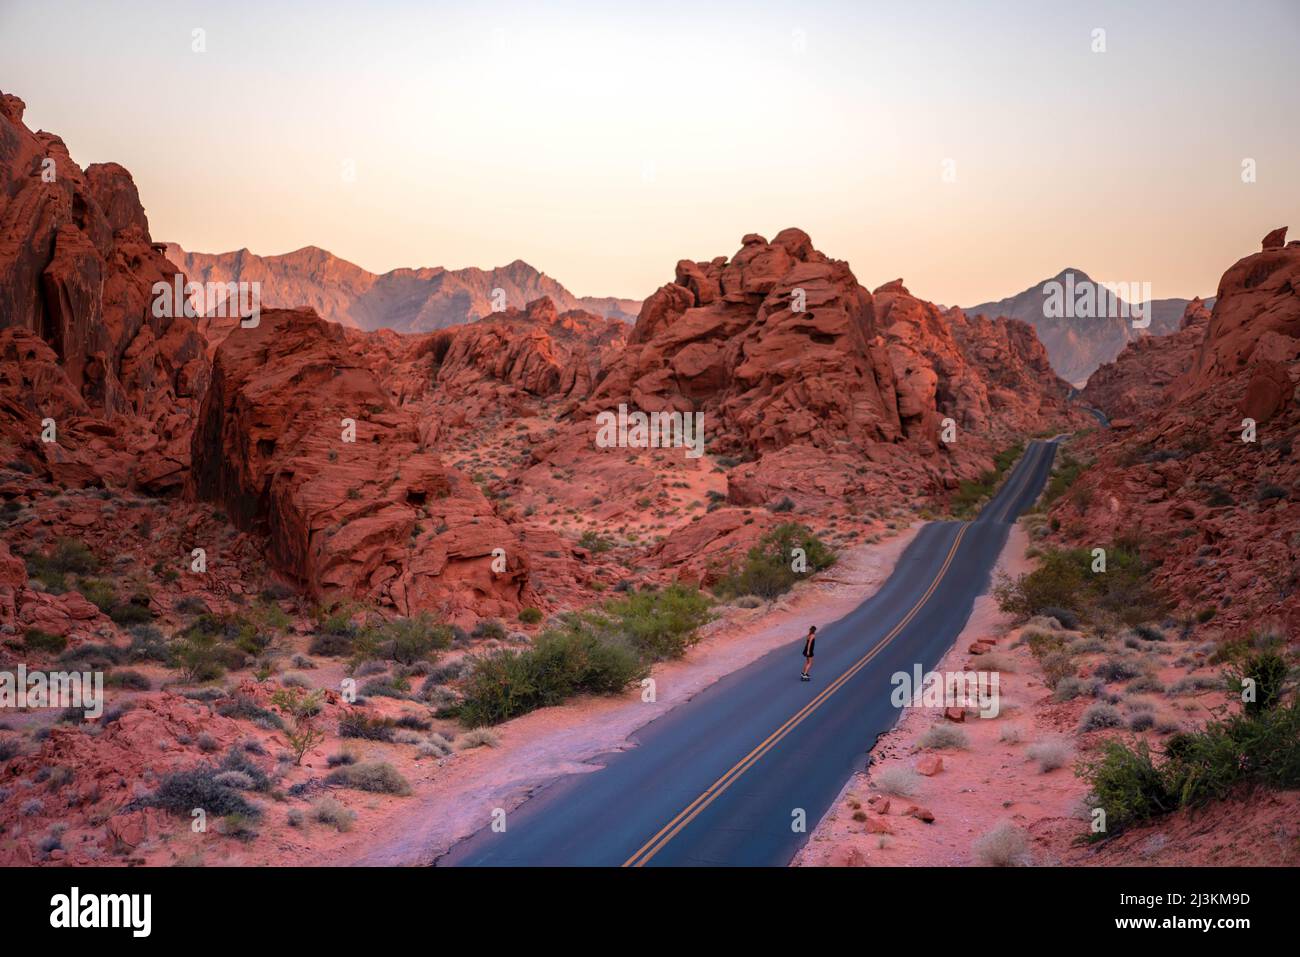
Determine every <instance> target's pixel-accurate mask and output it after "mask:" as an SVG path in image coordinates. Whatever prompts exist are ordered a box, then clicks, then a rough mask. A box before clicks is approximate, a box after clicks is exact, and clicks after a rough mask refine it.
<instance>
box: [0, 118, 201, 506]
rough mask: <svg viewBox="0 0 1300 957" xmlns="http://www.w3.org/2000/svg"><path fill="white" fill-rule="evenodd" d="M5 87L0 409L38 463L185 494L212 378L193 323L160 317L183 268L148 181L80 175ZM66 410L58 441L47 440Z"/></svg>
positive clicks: (104, 168) (96, 479) (93, 169)
mask: <svg viewBox="0 0 1300 957" xmlns="http://www.w3.org/2000/svg"><path fill="white" fill-rule="evenodd" d="M23 109H24V107H23V102H22V100H20V99H18V98H17V97H15V96H12V95H9V94H0V193H3V195H4V197H5V203H4V206H3V211H2V212H0V330H3V331H2V332H0V410H3V411H0V415H2V416H3V418H4V425H5V432H6V434H7V435H11V436H12V437H13V438H14V440H15V441H17V442H18V443H20V445H21V446H22V447H23V448H24V449H25V450H26V451H27V453H28V455H29V456H30V457H31V459H32V460H33V461H35V462H39V463H41V464H42V465H43V466H44V467H45V468H47V469H48V470H50V473H51V474H55V473H57V475H58V476H59V478H60V481H64V482H67V483H70V484H103V483H104V482H109V483H112V484H128V483H134V484H137V485H139V486H140V487H142V488H147V489H151V490H164V489H168V488H175V487H177V486H178V485H179V483H180V481H181V475H182V473H183V472H184V470H185V468H186V467H187V464H188V451H187V450H188V426H187V422H188V420H189V419H190V418H191V417H192V415H193V411H194V408H195V404H196V400H197V398H198V396H199V395H200V394H201V392H202V390H203V388H204V386H205V384H206V375H207V373H206V362H205V360H204V356H203V341H202V339H201V337H200V336H199V335H198V333H197V330H196V329H195V327H194V325H193V323H192V322H191V321H190V320H188V319H185V318H184V317H180V318H171V317H169V316H162V317H158V316H155V315H154V314H153V312H154V311H153V309H152V308H151V305H152V301H153V295H152V286H153V284H154V283H155V282H170V281H171V279H172V276H173V275H174V273H175V269H174V268H173V267H172V266H171V264H170V263H169V262H168V261H167V260H166V258H165V257H164V256H162V255H161V254H160V253H159V252H157V251H156V250H155V249H154V248H153V246H152V243H151V240H150V237H149V224H148V221H147V219H146V218H145V214H144V210H143V208H142V207H141V205H140V198H139V196H138V194H137V193H136V188H135V184H134V182H132V180H131V176H130V174H129V173H127V172H126V170H124V169H122V168H121V167H120V166H117V165H116V164H113V163H106V164H97V165H93V166H89V167H87V168H86V169H85V170H82V169H80V168H79V167H78V166H77V165H76V163H74V162H73V161H72V159H71V158H70V157H69V155H68V151H67V148H66V147H65V146H64V144H63V141H62V140H61V139H59V138H58V137H57V136H54V135H52V134H49V133H44V132H38V133H32V132H31V131H30V130H28V129H27V127H26V126H24V125H23V122H22V116H23ZM47 417H48V418H54V419H55V424H56V428H57V434H58V441H57V442H56V443H45V442H42V441H40V434H41V431H42V430H41V427H40V422H41V420H43V419H45V418H47Z"/></svg>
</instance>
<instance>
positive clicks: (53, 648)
mask: <svg viewBox="0 0 1300 957" xmlns="http://www.w3.org/2000/svg"><path fill="white" fill-rule="evenodd" d="M23 647H25V648H26V649H27V650H28V651H34V652H43V653H45V654H50V655H57V654H58V653H59V652H61V651H63V649H65V648H67V647H68V639H67V638H65V637H64V636H63V635H55V634H52V633H51V632H48V631H42V630H41V629H40V628H28V629H27V630H26V631H25V632H23Z"/></svg>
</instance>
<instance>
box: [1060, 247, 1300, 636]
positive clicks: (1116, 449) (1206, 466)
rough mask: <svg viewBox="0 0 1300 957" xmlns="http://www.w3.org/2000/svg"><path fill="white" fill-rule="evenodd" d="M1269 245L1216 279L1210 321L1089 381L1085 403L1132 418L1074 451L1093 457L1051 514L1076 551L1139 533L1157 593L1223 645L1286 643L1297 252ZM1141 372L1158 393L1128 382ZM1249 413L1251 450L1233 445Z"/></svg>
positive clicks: (1297, 619)
mask: <svg viewBox="0 0 1300 957" xmlns="http://www.w3.org/2000/svg"><path fill="white" fill-rule="evenodd" d="M1270 236H1271V237H1273V238H1272V239H1270V240H1268V241H1266V242H1265V244H1264V249H1263V250H1262V251H1261V252H1258V253H1255V254H1254V255H1251V256H1247V257H1246V258H1245V259H1242V260H1241V261H1240V262H1238V263H1236V264H1235V265H1233V266H1232V267H1231V268H1230V269H1228V271H1227V272H1226V273H1224V276H1223V279H1222V280H1221V281H1220V283H1219V295H1218V298H1217V299H1216V301H1215V304H1214V310H1213V312H1212V314H1211V315H1210V316H1209V318H1208V320H1207V319H1206V318H1205V317H1204V316H1203V315H1201V314H1200V313H1199V312H1197V311H1195V310H1193V309H1189V310H1188V312H1189V316H1188V321H1187V324H1186V325H1185V327H1184V329H1183V330H1182V331H1181V332H1179V333H1177V334H1176V335H1174V336H1171V337H1169V338H1168V339H1163V340H1153V341H1151V342H1150V343H1142V344H1138V345H1136V346H1130V347H1129V352H1127V353H1126V354H1125V355H1121V356H1120V358H1119V360H1118V361H1117V362H1116V363H1115V367H1114V370H1113V371H1112V372H1110V373H1108V374H1107V376H1106V377H1104V379H1103V381H1100V382H1099V383H1098V384H1097V396H1098V399H1097V401H1098V402H1099V403H1101V402H1105V403H1108V404H1109V405H1110V407H1111V408H1112V409H1114V410H1116V411H1122V412H1125V413H1127V414H1130V415H1131V416H1132V420H1131V427H1130V428H1128V429H1125V430H1123V431H1122V432H1116V431H1110V432H1099V433H1097V434H1095V435H1093V436H1091V437H1089V438H1088V439H1087V440H1086V441H1085V442H1084V443H1083V444H1082V453H1083V454H1085V455H1088V456H1090V457H1095V461H1094V462H1093V464H1092V466H1091V467H1090V468H1088V469H1086V470H1085V471H1084V473H1083V475H1082V476H1081V477H1080V478H1079V480H1078V485H1077V491H1076V492H1075V493H1073V494H1071V495H1068V496H1064V497H1062V499H1060V500H1059V501H1058V503H1057V504H1056V505H1055V506H1054V508H1053V516H1054V517H1055V518H1056V519H1057V520H1058V521H1059V522H1060V523H1061V527H1062V531H1063V533H1064V534H1065V536H1066V537H1067V538H1069V539H1070V540H1072V541H1076V542H1081V543H1092V544H1093V545H1097V544H1104V543H1105V542H1108V541H1114V540H1115V539H1116V538H1118V537H1120V536H1122V535H1135V536H1137V538H1138V539H1139V540H1140V541H1141V542H1142V543H1143V545H1144V547H1145V548H1146V550H1147V552H1148V553H1149V554H1150V556H1151V557H1152V558H1158V559H1159V560H1160V564H1159V567H1158V569H1157V571H1156V572H1155V575H1156V579H1157V583H1158V584H1159V585H1161V586H1162V587H1163V588H1164V590H1165V591H1166V592H1167V593H1169V594H1170V595H1172V596H1173V597H1174V598H1175V599H1176V600H1177V601H1178V603H1179V604H1180V605H1182V606H1183V609H1184V610H1185V611H1200V610H1202V609H1204V608H1207V607H1210V606H1214V607H1216V608H1217V612H1218V613H1217V616H1216V617H1215V619H1214V622H1215V624H1216V626H1220V627H1221V628H1223V629H1225V630H1226V631H1227V633H1228V636H1229V637H1231V636H1234V635H1237V634H1241V635H1244V634H1246V633H1248V632H1249V631H1250V630H1251V629H1254V628H1267V627H1277V628H1279V629H1280V630H1281V631H1282V632H1283V633H1284V634H1285V635H1286V636H1287V637H1289V638H1291V639H1292V640H1294V639H1295V637H1296V636H1297V635H1300V571H1298V569H1300V533H1297V528H1300V458H1297V452H1296V450H1295V448H1294V446H1295V442H1296V439H1297V437H1298V436H1300V398H1298V396H1297V391H1298V389H1297V384H1298V383H1300V244H1297V243H1291V244H1289V245H1287V246H1281V247H1279V246H1278V245H1277V237H1276V234H1270ZM1197 338H1200V339H1201V341H1200V342H1199V343H1198V342H1195V340H1196V339H1197ZM1166 350H1168V354H1166ZM1180 367H1183V368H1185V371H1184V372H1183V373H1182V374H1181V375H1179V376H1178V377H1177V378H1174V379H1172V381H1170V379H1171V377H1172V376H1173V375H1174V374H1175V373H1176V372H1177V371H1178V370H1179V368H1180ZM1147 369H1149V370H1151V372H1150V374H1151V377H1152V378H1153V380H1157V381H1159V380H1164V381H1166V382H1167V384H1166V385H1165V386H1164V387H1163V388H1157V387H1155V386H1151V387H1146V386H1142V387H1139V386H1137V385H1135V384H1134V383H1135V382H1136V381H1137V380H1138V379H1140V378H1141V376H1142V374H1143V372H1144V371H1145V370H1147ZM1089 388H1090V389H1092V385H1091V384H1090V385H1089ZM1102 407H1103V408H1105V407H1106V405H1103V406H1102ZM1247 417H1249V418H1251V419H1253V420H1254V424H1255V433H1254V436H1253V441H1243V438H1250V437H1251V436H1250V433H1249V432H1248V431H1247V425H1248V423H1246V422H1245V421H1244V419H1246V418H1247Z"/></svg>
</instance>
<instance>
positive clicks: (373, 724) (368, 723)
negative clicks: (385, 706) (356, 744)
mask: <svg viewBox="0 0 1300 957" xmlns="http://www.w3.org/2000/svg"><path fill="white" fill-rule="evenodd" d="M393 733H394V727H393V722H392V720H391V719H389V718H371V717H368V716H367V715H365V714H363V713H362V712H360V711H349V712H348V713H347V714H344V715H343V716H342V717H341V718H339V737H340V738H360V739H362V740H364V741H392V740H393Z"/></svg>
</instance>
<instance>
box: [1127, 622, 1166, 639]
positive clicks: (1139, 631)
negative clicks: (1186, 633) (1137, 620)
mask: <svg viewBox="0 0 1300 957" xmlns="http://www.w3.org/2000/svg"><path fill="white" fill-rule="evenodd" d="M1133 633H1134V634H1135V635H1137V636H1138V637H1139V638H1141V639H1142V640H1143V641H1164V640H1165V633H1164V632H1163V631H1161V630H1160V629H1159V628H1157V627H1156V626H1155V625H1135V626H1134V627H1133Z"/></svg>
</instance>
